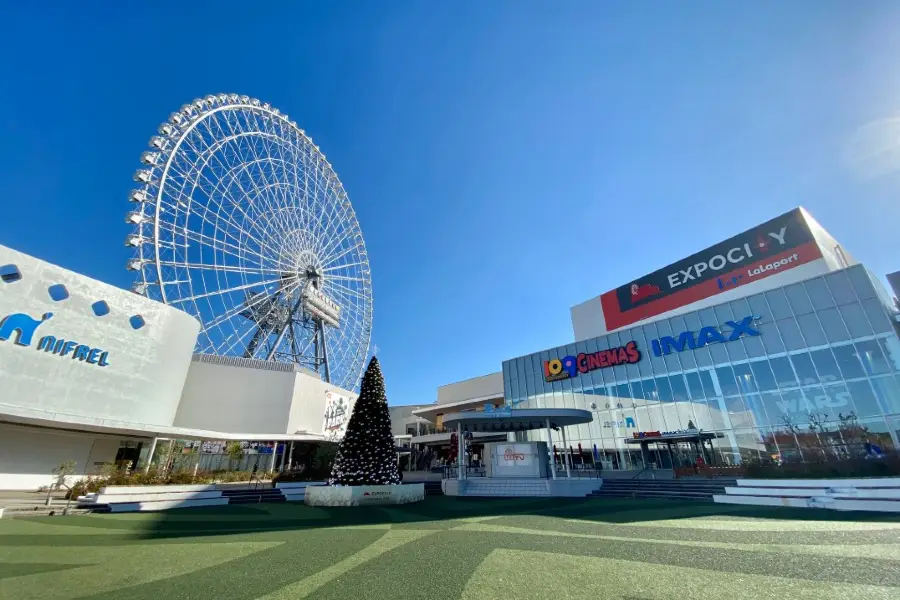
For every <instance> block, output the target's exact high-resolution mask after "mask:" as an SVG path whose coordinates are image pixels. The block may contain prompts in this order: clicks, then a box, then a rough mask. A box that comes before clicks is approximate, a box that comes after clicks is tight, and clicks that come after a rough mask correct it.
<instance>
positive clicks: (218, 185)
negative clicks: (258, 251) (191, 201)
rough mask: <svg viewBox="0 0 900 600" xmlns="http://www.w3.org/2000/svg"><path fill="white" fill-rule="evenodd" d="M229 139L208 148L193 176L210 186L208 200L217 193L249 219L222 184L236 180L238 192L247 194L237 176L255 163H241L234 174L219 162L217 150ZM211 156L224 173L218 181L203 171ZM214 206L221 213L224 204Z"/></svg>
mask: <svg viewBox="0 0 900 600" xmlns="http://www.w3.org/2000/svg"><path fill="white" fill-rule="evenodd" d="M245 135H250V134H245ZM236 137H239V136H236ZM231 141H233V140H223V142H222V144H218V145H217V146H216V147H213V148H211V149H210V152H209V155H208V158H206V159H205V160H204V161H203V162H202V163H201V164H200V165H199V166H198V167H196V169H195V172H196V174H197V177H196V178H195V180H196V181H197V182H198V183H199V182H200V180H201V179H202V180H203V181H205V182H206V183H207V184H208V185H209V186H210V188H211V189H210V190H207V197H208V199H209V200H213V199H214V198H216V195H217V194H218V195H219V196H221V197H223V199H226V200H228V202H229V203H230V205H231V206H232V207H234V208H235V209H237V210H239V211H240V212H241V214H243V215H244V217H245V218H248V219H249V218H250V217H249V215H247V213H246V212H245V211H244V209H243V207H242V205H241V202H238V201H237V200H236V199H235V198H234V197H232V196H231V194H230V192H229V191H228V189H227V188H226V187H224V184H225V182H226V180H227V181H231V182H236V183H237V186H238V188H239V190H240V192H241V194H242V195H243V196H247V195H249V192H248V191H247V190H246V189H244V187H243V185H242V184H241V182H240V177H239V176H240V175H241V174H242V173H243V171H245V170H247V169H249V168H250V167H251V166H253V165H254V164H255V163H253V162H250V163H243V164H242V165H241V166H240V170H239V171H238V173H237V174H235V173H234V172H233V169H234V167H232V168H228V167H226V166H225V165H224V164H223V163H222V162H221V159H219V154H220V152H219V150H221V149H222V148H223V147H225V145H226V144H227V143H228V142H231ZM188 143H189V144H190V142H188ZM191 147H193V146H191ZM195 151H196V149H195ZM199 156H202V154H201V155H199ZM213 158H215V159H216V162H217V163H218V164H219V166H220V167H222V168H223V169H224V173H223V174H222V175H223V176H221V177H220V178H219V181H218V182H214V181H212V180H211V179H210V178H209V177H208V176H207V175H206V174H205V172H204V171H205V168H206V166H207V165H210V161H211V159H213ZM210 168H214V167H212V166H211V165H210ZM236 175H237V176H236ZM226 178H227V179H226ZM201 187H202V186H201ZM216 208H217V210H216V214H221V213H222V212H223V210H224V208H225V206H224V204H223V203H222V202H218V201H216ZM228 220H229V221H232V220H231V218H230V217H229V219H228ZM232 224H234V225H237V224H236V223H234V222H233V221H232ZM248 234H249V232H248ZM251 237H253V239H254V241H256V242H257V243H259V244H260V245H264V244H263V243H262V241H261V240H259V239H257V238H256V237H255V236H251Z"/></svg>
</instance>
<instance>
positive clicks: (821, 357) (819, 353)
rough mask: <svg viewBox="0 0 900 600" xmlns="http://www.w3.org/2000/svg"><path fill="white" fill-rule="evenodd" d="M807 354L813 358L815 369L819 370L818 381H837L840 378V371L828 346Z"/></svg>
mask: <svg viewBox="0 0 900 600" xmlns="http://www.w3.org/2000/svg"><path fill="white" fill-rule="evenodd" d="M809 355H810V357H811V358H812V360H813V364H815V365H816V371H818V372H819V380H820V381H823V382H825V383H828V382H831V381H838V380H839V379H840V378H841V372H840V370H838V366H837V363H836V362H835V360H834V355H833V354H832V353H831V350H829V349H828V348H825V349H823V350H816V351H815V352H810V353H809Z"/></svg>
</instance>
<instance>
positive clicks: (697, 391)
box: [684, 372, 705, 400]
mask: <svg viewBox="0 0 900 600" xmlns="http://www.w3.org/2000/svg"><path fill="white" fill-rule="evenodd" d="M684 378H685V379H686V380H687V386H688V391H689V392H690V394H691V398H694V399H695V400H696V399H700V398H703V397H705V394H704V393H703V384H702V383H701V382H700V374H699V373H696V372H691V373H685V374H684Z"/></svg>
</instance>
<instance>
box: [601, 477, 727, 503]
mask: <svg viewBox="0 0 900 600" xmlns="http://www.w3.org/2000/svg"><path fill="white" fill-rule="evenodd" d="M732 485H735V480H734V479H604V480H603V487H601V488H600V489H599V490H598V491H596V492H593V493H592V494H591V496H592V497H594V498H659V499H664V500H699V501H705V502H712V501H713V496H715V495H717V494H724V493H725V487H726V486H732Z"/></svg>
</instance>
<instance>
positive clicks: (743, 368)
mask: <svg viewBox="0 0 900 600" xmlns="http://www.w3.org/2000/svg"><path fill="white" fill-rule="evenodd" d="M732 368H733V369H734V380H735V382H737V387H738V390H739V391H740V392H741V393H742V394H749V393H751V392H755V391H757V389H756V381H755V380H754V379H753V373H752V372H751V371H750V365H748V364H747V363H742V364H739V365H732ZM723 391H724V390H723ZM726 395H727V394H726Z"/></svg>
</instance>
